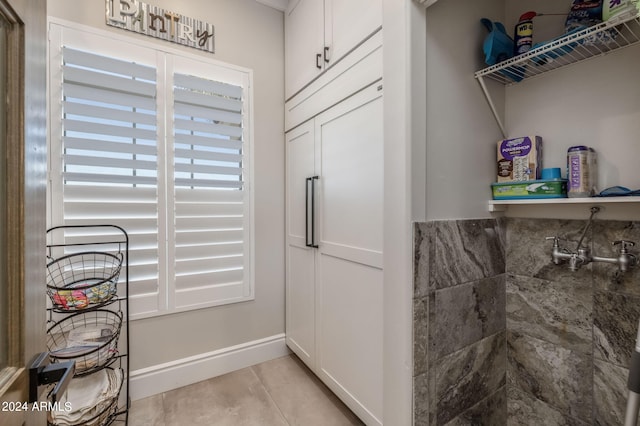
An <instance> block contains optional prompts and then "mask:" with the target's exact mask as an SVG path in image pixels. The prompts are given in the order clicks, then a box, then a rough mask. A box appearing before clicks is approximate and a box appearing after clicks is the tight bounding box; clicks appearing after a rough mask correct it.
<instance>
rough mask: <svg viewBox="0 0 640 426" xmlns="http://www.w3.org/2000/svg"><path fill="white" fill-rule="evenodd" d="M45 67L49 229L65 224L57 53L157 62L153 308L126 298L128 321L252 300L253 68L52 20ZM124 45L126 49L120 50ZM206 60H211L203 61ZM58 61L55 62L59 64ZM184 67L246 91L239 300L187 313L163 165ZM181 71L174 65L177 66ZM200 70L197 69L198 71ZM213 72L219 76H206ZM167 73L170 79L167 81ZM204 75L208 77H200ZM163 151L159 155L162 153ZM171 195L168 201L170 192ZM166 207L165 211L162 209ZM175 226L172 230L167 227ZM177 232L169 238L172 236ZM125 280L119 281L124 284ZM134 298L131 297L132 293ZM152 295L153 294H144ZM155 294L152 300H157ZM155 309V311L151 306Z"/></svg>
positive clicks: (170, 185)
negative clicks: (176, 78) (143, 57)
mask: <svg viewBox="0 0 640 426" xmlns="http://www.w3.org/2000/svg"><path fill="white" fill-rule="evenodd" d="M48 28H49V45H48V49H49V52H48V54H49V61H48V68H49V69H48V75H49V77H48V78H49V88H48V97H49V98H48V105H49V112H48V117H49V166H48V191H47V194H48V195H47V198H48V199H47V206H48V208H49V212H48V214H47V221H48V226H55V225H60V224H63V223H64V210H63V206H64V204H63V203H64V192H63V191H64V183H63V179H62V175H61V174H59V173H58V172H61V170H62V169H63V166H62V155H63V152H62V145H63V142H62V135H63V128H62V123H61V117H62V105H61V99H62V98H61V93H62V89H61V87H60V85H61V82H62V72H61V67H60V66H58V65H57V64H59V63H61V60H60V56H59V55H60V54H59V52H56V50H59V49H60V50H61V49H62V47H63V46H68V47H71V48H74V47H75V48H77V49H85V50H86V49H90V51H91V52H93V53H96V54H100V55H105V56H111V57H114V58H117V59H125V60H135V59H137V58H136V57H135V51H136V50H137V51H146V52H147V53H146V54H149V57H151V55H152V54H153V56H155V64H156V72H157V76H156V81H157V83H156V90H157V93H156V108H157V145H158V158H157V163H158V168H157V171H158V177H157V179H158V183H157V188H158V189H157V191H158V194H157V203H158V205H159V207H158V211H157V215H158V218H157V224H158V256H157V258H158V293H157V303H156V302H153V301H152V299H151V298H149V299H147V300H144V299H143V298H142V297H139V298H136V296H135V295H133V296H130V299H131V303H130V306H131V314H130V318H131V319H132V320H135V319H141V318H148V317H155V316H162V315H168V314H173V313H177V312H185V311H192V310H196V309H203V308H209V307H213V306H219V305H227V304H232V303H238V302H244V301H249V300H254V298H255V272H254V271H255V239H254V235H255V226H254V222H255V221H254V191H253V180H254V170H253V164H254V161H253V151H254V150H253V143H254V132H253V121H254V120H253V72H252V70H250V69H247V68H243V67H239V66H235V65H231V64H228V63H224V62H221V61H219V60H216V59H212V58H210V57H206V56H205V54H202V53H200V54H195V53H192V52H190V51H189V52H185V51H183V50H182V49H180V48H173V47H168V46H164V45H163V44H162V43H161V42H160V43H158V42H149V41H145V40H136V39H135V38H131V37H125V36H122V35H119V34H114V33H112V32H111V31H104V30H99V29H95V28H92V27H87V26H84V25H80V24H76V23H71V22H67V21H64V20H60V19H55V18H49V20H48ZM123 45H127V49H123V48H122V46H123ZM206 55H210V54H208V53H207V54H206ZM56 61H58V62H56ZM183 63H189V64H191V69H192V71H193V75H195V76H198V77H201V78H208V79H211V80H219V81H222V82H228V81H241V86H242V88H243V98H244V99H243V111H242V122H243V124H242V133H243V136H242V141H243V148H242V157H243V160H242V168H243V182H244V183H243V189H242V191H243V192H242V194H243V206H244V214H243V228H242V229H243V232H244V235H243V247H244V249H243V253H244V255H245V256H247V257H248V259H247V260H246V261H245V262H244V266H243V275H244V277H243V284H242V296H241V297H234V298H231V299H214V300H207V301H205V302H199V303H197V304H194V305H189V306H181V307H180V306H176V294H177V289H176V283H175V274H174V272H175V271H174V267H175V262H176V258H175V240H174V238H175V230H176V225H175V220H173V218H175V215H176V212H175V208H174V205H175V200H176V192H175V189H176V187H175V185H174V183H175V182H174V181H172V179H173V169H174V168H173V167H170V168H167V167H163V165H167V164H172V163H171V162H172V161H173V150H174V140H173V127H172V125H171V124H170V123H171V122H172V121H171V120H173V114H174V103H173V77H172V75H173V74H177V73H178V70H181V69H183V68H184V66H183V65H181V64H183ZM176 64H178V65H176ZM196 68H197V69H196ZM212 68H213V69H215V71H216V74H215V75H211V70H212ZM170 73H172V74H170ZM205 75H206V77H205ZM161 147H164V149H161ZM171 190H173V194H172V193H171ZM161 205H164V208H161V207H160V206H161ZM172 224H173V228H172V227H171V226H172ZM172 231H174V232H172ZM121 281H122V279H121ZM130 294H131V292H130ZM149 294H151V293H149ZM154 294H155V293H154ZM154 303H155V307H154Z"/></svg>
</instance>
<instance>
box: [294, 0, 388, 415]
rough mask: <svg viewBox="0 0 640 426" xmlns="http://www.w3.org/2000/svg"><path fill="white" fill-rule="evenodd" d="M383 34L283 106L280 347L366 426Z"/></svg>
mask: <svg viewBox="0 0 640 426" xmlns="http://www.w3.org/2000/svg"><path fill="white" fill-rule="evenodd" d="M304 1H309V0H301V2H304ZM301 2H299V3H301ZM325 3H329V1H328V0H327V2H325ZM355 3H358V2H355ZM370 5H371V3H369V6H370ZM289 25H291V24H289ZM287 28H290V26H289V27H287ZM286 37H287V39H288V38H289V37H291V34H290V33H289V32H287V33H286ZM363 37H366V36H363ZM381 40H382V37H381V33H380V32H378V33H377V34H375V35H374V36H373V37H366V39H363V40H361V41H363V42H362V43H361V42H360V41H358V42H357V43H355V42H354V43H355V45H354V48H355V49H354V50H353V51H352V52H351V53H349V54H348V55H347V56H346V57H345V58H344V60H342V61H340V63H338V64H336V65H335V66H332V67H329V68H327V69H326V70H325V71H324V72H323V75H321V76H320V77H319V78H316V79H315V80H313V81H312V82H311V83H310V84H307V83H308V82H305V83H304V84H305V85H306V87H305V88H304V89H302V90H301V91H300V92H299V93H297V94H296V95H295V96H294V97H292V98H291V99H289V100H288V101H287V105H286V128H287V133H286V138H285V140H286V155H287V159H286V160H287V161H286V164H287V166H286V167H287V170H286V172H287V188H286V194H287V209H286V211H287V218H286V221H287V228H286V229H287V253H286V256H287V259H286V260H287V269H286V279H287V285H286V341H287V345H288V346H289V347H290V348H291V350H292V351H293V352H294V353H296V354H297V355H298V356H299V357H300V359H302V360H303V362H305V364H307V365H308V366H309V368H310V369H311V370H312V371H313V372H314V373H315V374H316V375H317V376H318V377H319V378H320V379H321V380H322V381H323V382H324V383H325V384H326V385H327V386H328V387H329V388H330V389H331V390H332V391H333V392H334V393H335V394H336V395H337V396H338V397H339V398H340V399H341V400H342V401H343V402H344V403H345V404H346V405H347V406H348V407H349V408H351V410H352V411H354V413H355V414H356V415H358V417H360V418H361V419H362V420H363V421H364V422H365V423H366V424H367V425H381V424H382V414H383V413H382V406H383V400H382V397H383V390H382V377H383V371H382V368H383V365H382V343H383V342H382V338H383V336H382V329H383V323H382V319H383V318H382V308H383V305H382V294H383V279H382V276H383V274H382V265H383V252H382V247H383V238H382V235H383V232H382V231H383V220H382V219H383V217H382V209H383V161H384V160H383V121H382V117H383V92H384V87H383V82H382V46H381ZM287 54H292V53H291V52H290V51H289V50H287ZM287 78H288V77H287Z"/></svg>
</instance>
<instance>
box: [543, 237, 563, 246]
mask: <svg viewBox="0 0 640 426" xmlns="http://www.w3.org/2000/svg"><path fill="white" fill-rule="evenodd" d="M545 240H553V246H554V247H556V246H558V245H559V241H560V237H558V236H557V235H556V236H555V237H545Z"/></svg>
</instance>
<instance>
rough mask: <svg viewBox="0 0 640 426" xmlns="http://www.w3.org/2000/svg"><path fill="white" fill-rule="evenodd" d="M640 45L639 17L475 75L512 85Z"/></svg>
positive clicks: (578, 35) (586, 31) (599, 26)
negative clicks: (639, 43)
mask: <svg viewBox="0 0 640 426" xmlns="http://www.w3.org/2000/svg"><path fill="white" fill-rule="evenodd" d="M638 42H640V13H638V14H636V15H635V16H632V17H626V18H618V19H616V18H614V19H611V20H609V21H606V22H603V23H600V24H597V25H594V26H591V27H589V28H586V29H584V30H581V31H578V32H574V33H571V34H567V35H564V36H562V37H559V38H557V39H555V40H553V41H551V42H549V43H546V44H545V45H543V46H540V47H538V48H535V49H532V50H530V51H528V52H527V53H525V54H522V55H519V56H516V57H513V58H511V59H508V60H506V61H504V62H500V63H499V64H496V65H493V66H491V67H488V68H485V69H483V70H480V71H478V72H476V73H475V77H476V78H477V79H480V80H481V79H482V78H483V77H487V78H490V79H492V80H495V81H497V82H499V83H502V84H504V85H511V84H514V83H518V82H521V81H523V80H526V79H528V78H532V77H536V76H538V75H541V74H544V73H547V72H549V71H553V70H555V69H558V68H562V67H565V66H567V65H571V64H574V63H577V62H581V61H583V60H586V59H589V58H593V57H597V56H601V55H604V54H607V53H610V52H613V51H615V50H618V49H621V48H623V47H629V46H632V45H634V44H637V43H638Z"/></svg>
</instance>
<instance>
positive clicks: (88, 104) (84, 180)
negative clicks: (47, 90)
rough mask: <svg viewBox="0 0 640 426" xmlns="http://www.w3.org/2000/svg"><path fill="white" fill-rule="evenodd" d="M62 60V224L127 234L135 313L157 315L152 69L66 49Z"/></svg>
mask: <svg viewBox="0 0 640 426" xmlns="http://www.w3.org/2000/svg"><path fill="white" fill-rule="evenodd" d="M62 58H63V62H62V108H61V116H60V119H61V121H62V150H61V152H62V173H61V178H62V182H63V186H62V191H63V194H62V208H63V212H64V213H63V217H64V224H65V225H87V224H113V225H118V226H121V227H122V228H124V229H125V230H127V232H128V234H129V240H130V247H129V275H130V276H129V284H130V285H129V294H130V296H131V303H132V308H133V311H134V312H150V311H155V310H157V309H158V305H159V298H160V288H159V285H160V275H159V270H158V258H159V245H158V227H159V224H158V142H157V139H158V133H157V108H156V70H155V67H151V66H148V65H140V64H136V63H132V62H130V61H123V60H118V59H114V58H110V57H105V56H103V55H98V54H95V53H91V52H86V51H82V50H77V49H72V48H69V47H63V48H62ZM88 231H93V232H97V231H100V230H99V229H95V228H89V229H87V230H86V231H85V232H88ZM73 235H74V236H73V237H72V238H74V239H75V240H76V241H77V240H79V239H81V238H85V239H87V240H95V235H82V234H79V233H78V231H75V232H74V233H73ZM105 237H106V236H105ZM67 242H71V239H70V238H68V239H67ZM122 278H123V279H124V278H125V277H124V276H123V277H122Z"/></svg>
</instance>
